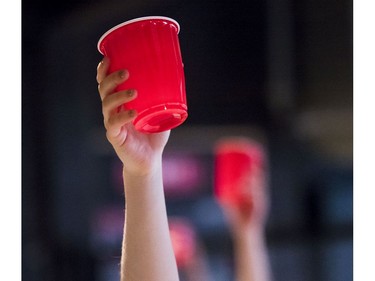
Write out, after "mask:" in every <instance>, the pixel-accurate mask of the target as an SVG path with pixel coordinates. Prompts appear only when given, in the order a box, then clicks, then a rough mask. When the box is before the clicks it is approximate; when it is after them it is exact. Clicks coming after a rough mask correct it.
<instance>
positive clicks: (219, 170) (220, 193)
mask: <svg viewBox="0 0 375 281" xmlns="http://www.w3.org/2000/svg"><path fill="white" fill-rule="evenodd" d="M214 161H215V169H214V194H215V197H216V199H217V200H218V201H219V202H220V203H222V204H230V205H237V206H239V207H244V206H247V207H251V205H252V195H251V193H252V192H251V190H252V188H259V187H258V186H255V185H261V184H262V181H260V180H261V179H262V178H261V177H263V176H264V151H263V148H262V146H261V145H260V144H258V143H256V142H254V141H252V140H249V139H246V138H225V139H222V140H220V141H218V142H217V144H216V146H215V150H214ZM260 188H262V187H260Z"/></svg>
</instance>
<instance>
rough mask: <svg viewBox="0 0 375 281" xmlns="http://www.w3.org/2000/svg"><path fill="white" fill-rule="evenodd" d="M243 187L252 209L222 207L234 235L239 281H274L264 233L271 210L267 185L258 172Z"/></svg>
mask: <svg viewBox="0 0 375 281" xmlns="http://www.w3.org/2000/svg"><path fill="white" fill-rule="evenodd" d="M242 184H243V185H244V186H245V188H243V190H244V191H245V192H247V193H250V195H251V197H252V204H251V206H238V205H230V204H221V207H222V209H223V211H224V214H225V216H226V218H227V221H228V223H229V227H230V230H231V232H232V238H233V247H234V262H235V263H234V264H235V277H236V278H235V280H236V281H271V280H272V276H271V275H272V274H271V268H270V264H269V257H268V253H267V247H266V241H265V233H264V230H265V223H266V219H267V215H268V209H269V202H268V194H267V193H268V191H267V183H266V181H265V178H264V176H263V174H262V173H260V171H259V170H258V172H256V171H254V172H253V173H252V174H251V175H249V176H248V177H245V178H244V179H243V183H242ZM250 186H251V187H252V188H248V187H250Z"/></svg>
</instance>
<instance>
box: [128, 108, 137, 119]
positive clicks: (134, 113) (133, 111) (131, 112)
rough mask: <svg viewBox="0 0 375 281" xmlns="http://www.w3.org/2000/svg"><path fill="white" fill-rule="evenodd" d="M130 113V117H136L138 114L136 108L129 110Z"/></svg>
mask: <svg viewBox="0 0 375 281" xmlns="http://www.w3.org/2000/svg"><path fill="white" fill-rule="evenodd" d="M128 114H129V116H130V117H134V116H135V115H136V111H135V110H134V109H132V110H129V111H128Z"/></svg>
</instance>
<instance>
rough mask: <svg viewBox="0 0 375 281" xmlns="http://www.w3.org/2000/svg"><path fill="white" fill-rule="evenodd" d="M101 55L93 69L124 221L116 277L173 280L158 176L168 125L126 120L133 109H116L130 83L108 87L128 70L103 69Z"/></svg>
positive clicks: (131, 94) (128, 95) (131, 93)
mask: <svg viewBox="0 0 375 281" xmlns="http://www.w3.org/2000/svg"><path fill="white" fill-rule="evenodd" d="M109 63H110V62H109V61H108V59H107V58H104V59H103V61H102V62H100V63H99V65H98V69H97V82H98V83H99V87H98V89H99V94H100V97H101V100H102V109H103V116H104V126H105V128H106V131H107V133H106V135H107V139H108V141H109V142H110V143H111V144H112V146H113V148H114V150H115V152H116V154H117V155H118V157H119V158H120V160H121V161H122V163H123V180H124V191H125V201H126V204H125V206H126V208H125V226H124V238H123V246H122V256H121V280H122V281H125V280H126V281H176V280H179V278H178V271H177V266H176V261H175V257H174V253H173V249H172V244H171V239H170V236H169V229H168V220H167V213H166V206H165V199H164V190H163V180H162V153H163V149H164V147H165V145H166V143H167V141H168V138H169V131H167V132H162V133H157V134H143V133H140V132H138V131H136V130H135V128H134V126H133V124H132V122H131V121H132V120H133V119H134V118H135V117H136V114H137V112H135V111H129V110H120V111H119V110H118V108H119V106H120V105H121V104H123V103H126V102H129V101H131V100H133V99H135V98H136V97H137V92H136V90H135V89H129V90H126V91H120V92H117V93H113V92H114V89H115V88H116V86H117V85H118V84H120V83H123V82H124V81H126V79H127V78H128V77H129V75H131V73H130V74H129V73H128V72H127V71H126V70H121V71H117V72H114V73H111V74H109V75H107V71H108V66H109Z"/></svg>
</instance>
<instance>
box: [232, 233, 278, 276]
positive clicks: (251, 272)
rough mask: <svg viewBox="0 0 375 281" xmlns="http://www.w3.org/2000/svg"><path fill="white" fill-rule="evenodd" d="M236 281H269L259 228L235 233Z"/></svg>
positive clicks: (268, 271) (264, 247)
mask: <svg viewBox="0 0 375 281" xmlns="http://www.w3.org/2000/svg"><path fill="white" fill-rule="evenodd" d="M234 255H235V256H234V258H235V275H236V281H271V270H270V265H269V257H268V253H267V247H266V242H265V239H264V235H263V232H262V231H261V230H247V231H245V232H242V233H237V234H235V239H234Z"/></svg>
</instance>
